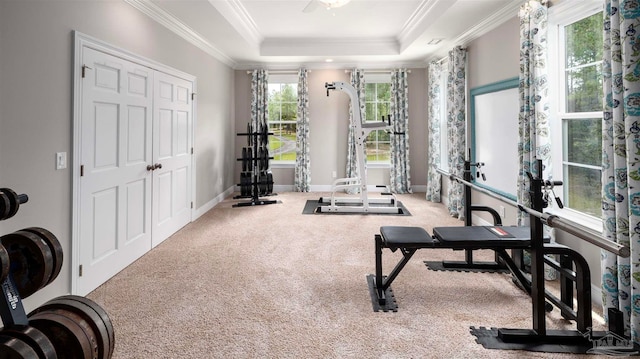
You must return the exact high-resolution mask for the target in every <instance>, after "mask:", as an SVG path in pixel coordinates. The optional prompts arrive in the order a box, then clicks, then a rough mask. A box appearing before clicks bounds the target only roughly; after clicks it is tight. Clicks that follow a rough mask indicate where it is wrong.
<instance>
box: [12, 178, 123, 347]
mask: <svg viewBox="0 0 640 359" xmlns="http://www.w3.org/2000/svg"><path fill="white" fill-rule="evenodd" d="M28 200H29V197H28V196H27V195H26V194H20V195H19V194H17V193H16V192H14V191H13V190H11V189H9V188H0V220H6V219H9V218H11V217H13V216H14V215H15V214H16V213H17V212H18V209H19V208H20V205H21V204H24V203H26V202H27V201H28ZM62 260H63V251H62V246H61V245H60V241H58V239H57V238H56V236H55V235H54V234H53V233H51V232H49V231H48V230H46V229H44V228H40V227H29V228H24V229H22V230H19V231H15V232H13V233H9V234H5V235H3V236H0V319H2V325H3V327H0V357H1V358H11V359H36V358H37V359H57V358H92V359H110V358H111V357H112V355H113V351H114V344H115V335H114V329H113V324H112V322H111V319H110V318H109V315H108V314H107V312H106V311H104V309H102V308H101V307H100V306H99V305H98V304H97V303H95V302H93V301H92V300H90V299H88V298H84V297H81V296H76V295H65V296H61V297H57V298H54V299H52V300H50V301H48V302H46V303H45V304H43V305H42V306H40V307H38V308H36V309H35V310H33V311H32V312H31V313H29V314H28V315H27V313H26V312H25V309H24V306H23V304H22V299H24V298H27V297H29V296H30V295H32V294H34V293H35V292H37V291H39V290H40V289H42V288H44V287H45V286H47V285H48V284H50V283H51V282H53V281H54V280H55V279H56V278H57V277H58V274H59V273H60V270H61V269H62Z"/></svg>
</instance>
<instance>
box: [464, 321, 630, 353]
mask: <svg viewBox="0 0 640 359" xmlns="http://www.w3.org/2000/svg"><path fill="white" fill-rule="evenodd" d="M469 332H470V333H471V335H473V336H475V337H476V342H477V343H478V344H481V345H482V346H483V347H484V348H485V349H501V350H525V351H530V352H544V353H573V354H586V353H593V354H596V353H598V352H597V351H596V348H597V347H598V343H597V341H596V342H595V343H594V342H590V341H589V340H588V339H586V338H584V340H583V341H580V342H574V343H571V341H567V342H565V343H536V342H535V341H533V340H532V341H529V342H522V343H509V342H504V341H503V340H502V339H501V338H500V337H499V336H498V329H497V328H490V329H489V328H485V327H480V328H476V327H470V329H469ZM555 332H561V331H555V330H547V334H548V335H554V333H555ZM593 334H594V335H595V336H596V337H601V336H604V335H605V334H606V333H604V332H594V333H593ZM637 347H638V346H637V345H635V348H634V349H632V350H629V349H625V348H622V347H621V348H619V350H618V352H623V353H624V352H626V353H631V354H637V353H635V351H637V349H638V348H637Z"/></svg>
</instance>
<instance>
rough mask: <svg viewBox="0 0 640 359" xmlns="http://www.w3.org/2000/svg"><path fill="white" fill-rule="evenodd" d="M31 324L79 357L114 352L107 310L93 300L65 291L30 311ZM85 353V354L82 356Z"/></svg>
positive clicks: (103, 357) (104, 357)
mask: <svg viewBox="0 0 640 359" xmlns="http://www.w3.org/2000/svg"><path fill="white" fill-rule="evenodd" d="M29 324H30V325H32V326H34V327H36V328H38V329H39V330H41V331H42V332H43V333H45V334H47V335H51V336H50V340H51V342H52V343H53V346H54V347H56V348H60V349H59V350H65V351H67V352H68V351H71V352H73V353H77V357H80V358H82V357H85V356H86V355H87V354H88V355H90V356H89V357H91V358H99V359H108V358H111V356H112V355H113V349H114V346H115V335H114V330H113V324H112V323H111V319H110V318H109V315H108V314H107V312H106V311H105V310H104V309H102V308H101V307H100V306H99V305H98V304H97V303H95V302H93V301H92V300H90V299H88V298H85V297H81V296H76V295H65V296H62V297H58V298H54V299H52V300H50V301H48V302H46V303H45V304H43V305H42V306H40V307H38V308H36V309H35V310H34V311H33V312H31V313H29ZM80 354H83V355H85V356H81V355H80Z"/></svg>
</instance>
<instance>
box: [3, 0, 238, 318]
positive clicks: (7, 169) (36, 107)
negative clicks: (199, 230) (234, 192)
mask: <svg viewBox="0 0 640 359" xmlns="http://www.w3.org/2000/svg"><path fill="white" fill-rule="evenodd" d="M73 30H77V31H80V32H82V33H84V34H86V35H89V36H92V37H95V38H97V39H99V40H102V41H104V42H107V43H110V44H112V45H114V46H117V47H120V48H122V49H124V50H127V51H130V52H133V53H136V54H138V55H141V56H143V57H146V58H148V59H152V60H154V61H156V62H160V63H163V64H165V65H167V66H170V67H173V68H175V69H178V70H180V71H183V72H186V73H189V74H191V75H194V76H196V77H197V108H196V112H197V122H196V129H195V141H194V144H195V146H194V147H195V163H196V170H197V172H196V173H195V178H196V189H195V191H196V192H195V193H196V196H197V197H196V198H195V200H196V208H203V207H204V208H206V206H207V205H210V203H211V201H213V200H214V199H215V198H216V197H217V196H220V195H221V194H223V192H224V191H225V190H227V189H229V188H230V187H232V186H233V173H232V172H231V171H228V170H226V169H227V168H233V165H234V161H233V159H234V153H233V152H234V148H233V146H234V143H233V140H232V138H233V136H234V133H235V128H234V122H233V118H234V117H235V114H234V96H233V86H234V81H233V70H232V69H231V68H229V67H228V66H226V65H224V64H222V63H221V62H219V61H217V60H215V59H214V58H212V57H211V56H209V55H208V54H206V53H205V52H203V51H201V50H199V49H198V48H196V47H195V46H192V45H191V44H190V43H188V42H186V41H185V40H183V39H182V38H180V37H178V36H177V35H175V34H174V33H172V32H170V31H169V30H167V29H166V28H164V27H163V26H161V25H159V24H158V23H156V22H155V21H153V20H152V19H150V18H149V17H147V16H146V15H143V14H142V13H140V12H139V11H138V10H135V9H134V8H133V7H131V6H129V5H127V4H125V3H123V2H121V1H66V0H57V1H0V186H1V187H10V188H14V189H15V190H16V191H19V192H21V193H27V194H28V195H29V197H30V200H29V203H27V204H25V205H24V206H22V207H21V208H20V211H19V212H18V214H17V215H16V216H15V217H14V218H12V219H10V220H7V221H2V222H0V234H6V233H9V232H11V231H14V230H17V229H20V228H25V227H27V226H40V227H44V228H47V229H49V230H50V231H52V232H53V233H54V234H55V235H56V236H57V237H58V239H59V240H60V242H61V243H62V246H63V249H64V253H65V256H66V257H65V262H64V266H63V269H62V271H61V273H60V275H59V276H58V278H57V279H56V281H55V282H54V283H52V284H51V285H49V286H48V287H47V288H45V289H44V290H42V291H41V292H38V293H36V294H35V295H33V296H32V297H30V298H27V299H26V301H25V306H26V307H27V309H29V308H34V307H36V306H38V305H40V304H41V302H42V301H44V300H48V299H50V298H52V297H54V296H58V295H62V294H67V293H69V292H70V290H71V260H70V259H71V196H72V193H71V190H72V170H71V168H67V169H65V170H55V166H54V164H55V162H54V159H55V153H56V152H67V154H68V156H69V158H68V161H69V164H71V163H73V162H72V160H73V159H72V156H73V153H72V148H73V144H72V141H73V138H72V133H73V127H72V125H73V112H72V101H73V98H72V86H73V84H72V64H73V40H72V31H73Z"/></svg>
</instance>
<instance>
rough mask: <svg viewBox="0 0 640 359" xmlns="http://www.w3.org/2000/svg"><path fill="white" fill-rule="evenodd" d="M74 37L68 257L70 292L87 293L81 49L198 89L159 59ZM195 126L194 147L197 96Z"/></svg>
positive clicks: (188, 77) (193, 170) (193, 164)
mask: <svg viewBox="0 0 640 359" xmlns="http://www.w3.org/2000/svg"><path fill="white" fill-rule="evenodd" d="M73 39H74V54H73V71H72V73H73V153H72V161H71V162H72V167H71V177H72V187H73V188H72V200H71V201H72V202H71V207H72V214H71V255H70V256H69V255H67V256H66V257H67V258H70V259H71V293H72V294H80V295H85V294H86V293H78V277H79V274H80V273H79V263H80V253H79V247H80V245H79V244H80V238H79V237H80V213H79V209H80V200H81V196H80V174H81V173H80V166H81V165H82V164H81V163H80V158H81V148H80V147H81V139H82V131H81V128H80V124H81V114H82V71H83V69H82V65H83V64H82V49H83V48H85V47H88V48H92V49H95V50H97V51H101V52H105V53H107V54H109V55H112V56H116V57H119V58H122V59H124V60H127V61H131V62H134V63H137V64H139V65H142V66H145V67H149V68H151V69H153V70H157V71H160V72H164V73H167V74H169V75H172V76H175V77H178V78H181V79H184V80H186V81H190V82H191V83H192V84H193V86H192V89H193V93H194V94H195V93H196V91H197V88H196V77H195V76H193V75H190V74H188V73H185V72H182V71H180V70H177V69H174V68H171V67H169V66H166V65H163V64H161V63H159V62H157V61H154V60H151V59H148V58H145V57H143V56H140V55H137V54H134V53H132V52H130V51H127V50H125V49H122V48H119V47H116V46H113V45H111V44H108V43H106V42H104V41H101V40H98V39H96V38H94V37H91V36H89V35H86V34H83V33H81V32H79V31H74V32H73ZM192 114H193V119H192V121H193V122H192V128H191V133H190V134H189V135H190V136H191V143H192V147H195V141H194V140H195V138H194V133H195V128H196V106H195V99H194V101H192ZM195 173H196V161H195V155H192V156H191V201H192V203H193V202H194V201H195V200H194V199H195V198H196V187H195V181H196V176H195ZM194 207H195V206H192V208H191V214H190V221H193V218H194V211H195V209H194Z"/></svg>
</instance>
